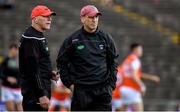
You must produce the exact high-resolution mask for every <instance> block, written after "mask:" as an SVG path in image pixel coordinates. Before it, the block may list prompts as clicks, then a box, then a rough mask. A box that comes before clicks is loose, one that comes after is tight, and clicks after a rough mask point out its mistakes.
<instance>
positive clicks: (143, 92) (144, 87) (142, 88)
mask: <svg viewBox="0 0 180 112" xmlns="http://www.w3.org/2000/svg"><path fill="white" fill-rule="evenodd" d="M145 93H146V86H145V85H144V84H143V85H141V94H142V96H144V95H145Z"/></svg>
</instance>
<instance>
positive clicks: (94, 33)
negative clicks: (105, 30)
mask: <svg viewBox="0 0 180 112" xmlns="http://www.w3.org/2000/svg"><path fill="white" fill-rule="evenodd" d="M81 30H82V32H83V33H84V34H86V35H96V34H97V33H98V32H99V28H98V27H97V29H96V31H95V32H93V33H89V32H87V31H86V30H84V27H82V28H81Z"/></svg>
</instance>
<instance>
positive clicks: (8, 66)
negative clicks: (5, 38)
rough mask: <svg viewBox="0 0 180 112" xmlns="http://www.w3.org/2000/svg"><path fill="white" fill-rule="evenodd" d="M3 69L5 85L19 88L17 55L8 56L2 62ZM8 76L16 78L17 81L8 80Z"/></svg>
mask: <svg viewBox="0 0 180 112" xmlns="http://www.w3.org/2000/svg"><path fill="white" fill-rule="evenodd" d="M0 68H1V70H2V74H3V75H2V76H1V78H2V80H3V83H2V85H3V86H6V87H10V88H19V78H18V77H19V65H18V59H17V58H15V57H7V58H5V60H4V61H3V62H2V64H1V66H0ZM8 77H13V78H15V79H16V83H11V82H9V81H8Z"/></svg>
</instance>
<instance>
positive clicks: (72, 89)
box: [69, 84, 74, 93]
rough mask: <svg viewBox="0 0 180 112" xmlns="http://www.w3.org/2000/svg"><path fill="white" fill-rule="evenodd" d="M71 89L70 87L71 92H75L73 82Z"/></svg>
mask: <svg viewBox="0 0 180 112" xmlns="http://www.w3.org/2000/svg"><path fill="white" fill-rule="evenodd" d="M69 89H70V90H71V92H72V93H73V92H74V84H72V85H71V86H70V88H69Z"/></svg>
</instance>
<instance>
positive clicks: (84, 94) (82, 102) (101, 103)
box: [71, 85, 112, 111]
mask: <svg viewBox="0 0 180 112" xmlns="http://www.w3.org/2000/svg"><path fill="white" fill-rule="evenodd" d="M111 101H112V87H111V86H110V85H106V86H99V87H96V86H95V87H93V88H92V87H91V88H88V87H86V86H85V87H82V86H78V85H75V86H74V92H73V97H72V103H71V111H111V110H112V107H111Z"/></svg>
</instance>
